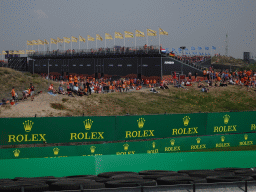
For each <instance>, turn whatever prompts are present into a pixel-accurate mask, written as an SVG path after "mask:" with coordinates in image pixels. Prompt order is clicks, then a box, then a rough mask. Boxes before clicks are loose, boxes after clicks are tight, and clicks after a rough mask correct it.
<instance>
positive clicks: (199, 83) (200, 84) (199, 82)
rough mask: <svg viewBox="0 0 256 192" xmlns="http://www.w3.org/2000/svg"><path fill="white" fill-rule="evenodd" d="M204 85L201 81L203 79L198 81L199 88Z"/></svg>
mask: <svg viewBox="0 0 256 192" xmlns="http://www.w3.org/2000/svg"><path fill="white" fill-rule="evenodd" d="M201 87H204V84H203V83H201V80H199V81H198V88H201Z"/></svg>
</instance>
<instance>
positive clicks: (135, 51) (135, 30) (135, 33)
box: [135, 29, 136, 53]
mask: <svg viewBox="0 0 256 192" xmlns="http://www.w3.org/2000/svg"><path fill="white" fill-rule="evenodd" d="M135 53H136V29H135Z"/></svg>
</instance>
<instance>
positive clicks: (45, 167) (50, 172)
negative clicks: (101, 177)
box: [0, 157, 96, 179]
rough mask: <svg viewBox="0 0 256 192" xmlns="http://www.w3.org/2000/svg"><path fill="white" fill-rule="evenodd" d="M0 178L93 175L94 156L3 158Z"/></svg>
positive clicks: (94, 166) (0, 162)
mask: <svg viewBox="0 0 256 192" xmlns="http://www.w3.org/2000/svg"><path fill="white" fill-rule="evenodd" d="M0 170H1V171H0V179H3V178H9V179H13V178H15V177H43V176H55V177H64V176H69V175H70V176H71V175H85V174H88V175H94V174H95V172H96V165H95V158H94V157H66V158H51V159H46V158H37V159H4V160H0Z"/></svg>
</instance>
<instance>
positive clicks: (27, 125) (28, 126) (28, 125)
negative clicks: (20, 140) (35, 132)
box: [23, 120, 34, 132]
mask: <svg viewBox="0 0 256 192" xmlns="http://www.w3.org/2000/svg"><path fill="white" fill-rule="evenodd" d="M23 125H24V129H25V131H26V132H30V131H31V129H32V126H33V125H34V123H33V122H32V121H29V120H28V121H25V122H24V123H23Z"/></svg>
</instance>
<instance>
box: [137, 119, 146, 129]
mask: <svg viewBox="0 0 256 192" xmlns="http://www.w3.org/2000/svg"><path fill="white" fill-rule="evenodd" d="M145 121H146V120H145V119H144V118H139V120H137V122H138V127H139V128H140V129H141V128H143V127H144V123H145Z"/></svg>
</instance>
